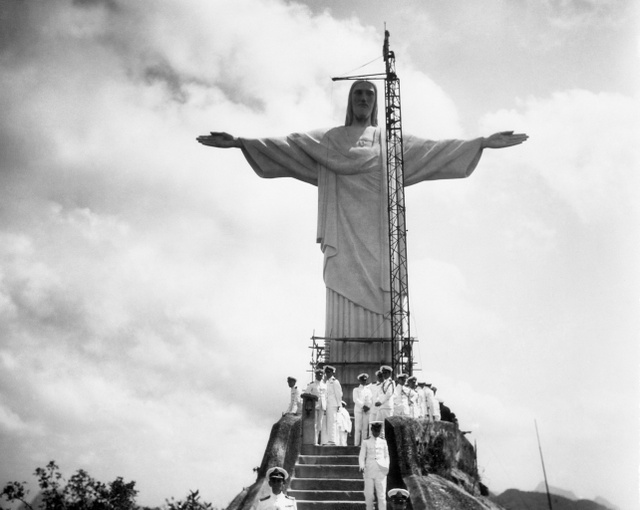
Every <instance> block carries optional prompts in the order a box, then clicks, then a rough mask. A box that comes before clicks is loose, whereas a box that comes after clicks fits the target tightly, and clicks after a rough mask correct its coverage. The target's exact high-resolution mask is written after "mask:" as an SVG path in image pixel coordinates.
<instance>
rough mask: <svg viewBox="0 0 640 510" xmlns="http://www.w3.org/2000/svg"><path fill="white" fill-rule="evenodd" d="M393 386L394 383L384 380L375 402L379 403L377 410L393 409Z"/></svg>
mask: <svg viewBox="0 0 640 510" xmlns="http://www.w3.org/2000/svg"><path fill="white" fill-rule="evenodd" d="M394 386H395V385H394V382H393V381H392V380H391V379H385V380H384V382H383V383H382V384H381V385H380V391H379V393H378V398H377V399H376V402H380V406H378V409H393V391H394V389H395V387H394Z"/></svg>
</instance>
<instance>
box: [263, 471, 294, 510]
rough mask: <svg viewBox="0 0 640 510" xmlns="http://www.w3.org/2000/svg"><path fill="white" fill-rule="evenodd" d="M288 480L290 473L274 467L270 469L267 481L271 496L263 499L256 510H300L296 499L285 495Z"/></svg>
mask: <svg viewBox="0 0 640 510" xmlns="http://www.w3.org/2000/svg"><path fill="white" fill-rule="evenodd" d="M287 478H289V473H287V472H286V471H285V470H284V469H283V468H281V467H272V468H271V469H269V471H267V479H268V480H269V487H271V494H269V495H268V496H267V497H266V498H262V499H261V500H260V501H259V502H258V505H257V506H256V507H255V510H285V509H286V510H298V507H297V505H296V500H295V498H292V497H291V496H287V495H286V494H285V493H284V487H285V485H286V481H287Z"/></svg>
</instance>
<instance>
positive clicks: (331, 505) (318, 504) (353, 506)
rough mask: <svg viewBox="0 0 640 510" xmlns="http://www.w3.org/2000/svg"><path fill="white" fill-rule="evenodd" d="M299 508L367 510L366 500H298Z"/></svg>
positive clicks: (306, 509)
mask: <svg viewBox="0 0 640 510" xmlns="http://www.w3.org/2000/svg"><path fill="white" fill-rule="evenodd" d="M296 507H297V508H298V510H365V508H366V505H365V503H364V501H297V500H296Z"/></svg>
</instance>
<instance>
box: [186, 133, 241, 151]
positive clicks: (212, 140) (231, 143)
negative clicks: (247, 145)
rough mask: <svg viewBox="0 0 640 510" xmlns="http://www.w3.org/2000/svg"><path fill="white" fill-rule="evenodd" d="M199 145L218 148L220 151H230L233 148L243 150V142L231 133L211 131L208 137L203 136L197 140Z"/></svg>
mask: <svg viewBox="0 0 640 510" xmlns="http://www.w3.org/2000/svg"><path fill="white" fill-rule="evenodd" d="M196 140H197V141H198V143H201V144H202V145H208V146H209V147H218V148H220V149H229V148H231V147H236V148H238V149H239V148H241V147H242V142H241V141H240V139H239V138H237V137H235V136H233V135H230V134H229V133H224V132H219V131H211V133H210V134H208V135H201V136H199V137H198V138H196Z"/></svg>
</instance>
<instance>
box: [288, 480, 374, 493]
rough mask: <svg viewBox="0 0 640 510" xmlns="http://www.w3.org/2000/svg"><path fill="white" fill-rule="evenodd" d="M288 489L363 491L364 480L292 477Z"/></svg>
mask: <svg viewBox="0 0 640 510" xmlns="http://www.w3.org/2000/svg"><path fill="white" fill-rule="evenodd" d="M289 490H290V491H291V490H318V491H331V490H334V491H335V490H339V491H364V480H363V479H362V476H360V478H351V479H349V478H334V479H331V478H295V477H294V478H292V479H291V484H290V485H289Z"/></svg>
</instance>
